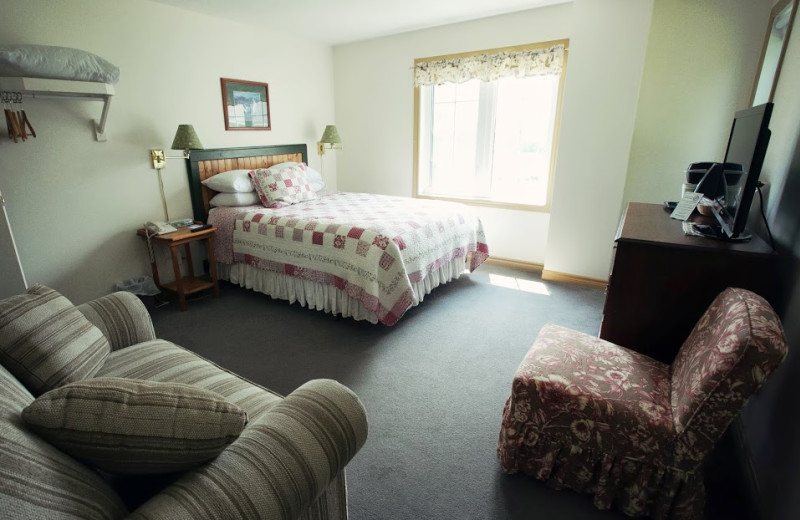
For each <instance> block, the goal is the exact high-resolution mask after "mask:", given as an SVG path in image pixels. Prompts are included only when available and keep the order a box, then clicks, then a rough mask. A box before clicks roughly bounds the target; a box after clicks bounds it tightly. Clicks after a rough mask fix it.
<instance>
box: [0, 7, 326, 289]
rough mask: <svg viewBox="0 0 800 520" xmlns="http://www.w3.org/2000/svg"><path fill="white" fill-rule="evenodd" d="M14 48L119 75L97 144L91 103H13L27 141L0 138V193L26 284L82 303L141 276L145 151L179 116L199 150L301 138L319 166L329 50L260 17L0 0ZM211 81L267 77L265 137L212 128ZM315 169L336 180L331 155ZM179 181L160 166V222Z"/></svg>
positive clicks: (147, 205) (2, 31) (4, 39)
mask: <svg viewBox="0 0 800 520" xmlns="http://www.w3.org/2000/svg"><path fill="white" fill-rule="evenodd" d="M22 43H29V44H45V45H60V46H67V47H77V48H80V49H84V50H87V51H90V52H94V53H96V54H98V55H100V56H102V57H104V58H106V59H108V60H109V61H111V62H112V63H115V64H116V65H118V66H119V67H120V69H121V77H120V81H119V83H118V84H117V85H116V86H115V88H116V96H115V97H114V99H113V101H112V103H111V109H110V113H109V118H108V125H107V134H108V142H105V143H99V142H95V141H94V138H93V134H92V131H91V126H90V124H89V119H91V118H99V115H100V107H101V104H100V103H98V102H88V101H73V100H63V99H58V100H46V99H35V100H30V99H26V100H25V109H26V111H27V113H28V114H29V116H30V119H31V121H32V123H33V126H34V128H35V129H36V131H37V134H38V137H37V138H36V139H31V140H29V141H28V142H26V143H22V144H13V143H11V142H10V141H9V140H7V139H5V138H4V139H0V191H2V193H3V196H4V197H5V200H6V206H7V210H8V216H9V220H10V222H11V226H12V229H13V232H14V237H15V239H16V243H17V247H18V249H19V255H20V259H21V263H22V266H23V269H24V272H25V275H26V277H27V281H28V283H29V284H33V283H36V282H41V283H46V284H48V285H51V286H53V287H55V288H56V289H58V290H60V291H62V292H63V293H64V294H65V295H66V296H67V297H69V298H70V299H73V300H74V301H76V302H81V301H85V300H87V299H89V298H92V297H95V296H99V295H101V294H105V293H107V292H109V291H110V290H111V289H112V287H113V284H114V283H115V282H118V281H121V280H124V279H127V278H131V277H134V276H139V275H143V274H149V264H148V262H147V260H146V255H145V251H144V247H143V245H142V243H141V242H140V241H139V240H138V238H136V237H135V236H134V231H135V229H136V228H137V227H139V226H141V224H142V223H143V222H144V221H146V220H153V219H158V218H163V217H162V215H163V211H162V209H161V200H160V196H159V192H158V183H157V178H156V173H155V171H154V170H152V169H150V166H149V162H148V158H149V154H148V149H150V148H169V146H170V144H171V143H172V138H173V136H174V133H175V129H176V128H177V125H178V124H180V123H191V124H193V125H194V127H195V129H196V130H197V132H198V134H199V136H200V139H201V140H202V142H203V144H204V145H205V147H206V148H215V147H229V146H249V145H261V144H288V143H303V142H304V143H307V145H308V146H309V152H310V154H309V159H310V161H311V164H312V165H316V166H319V157H318V156H317V155H316V153H315V152H314V149H315V143H316V141H317V139H319V136H320V135H321V134H322V130H323V128H324V126H325V125H326V124H329V123H331V122H333V120H334V117H333V115H334V112H333V108H334V107H333V72H332V60H331V50H330V48H329V47H327V46H322V45H319V44H316V43H310V42H305V41H302V40H300V41H298V40H297V39H296V38H294V37H293V36H291V35H289V34H286V33H284V32H282V30H281V28H277V27H270V25H269V21H268V20H266V21H264V23H263V24H262V25H260V26H259V28H254V27H252V26H243V25H238V24H234V23H229V22H224V21H221V20H216V19H213V18H211V17H207V16H202V15H197V14H193V13H189V12H185V11H181V10H178V9H175V8H172V7H167V6H164V5H161V4H156V3H152V2H148V1H145V0H126V1H124V2H117V1H114V2H109V1H105V0H4V2H3V16H2V17H0V44H22ZM221 77H230V78H237V79H246V80H252V81H263V82H267V83H269V88H270V105H271V110H272V127H273V129H272V131H270V132H258V131H250V132H226V131H225V126H224V122H223V118H222V101H221V93H220V83H219V79H220V78H221ZM167 151H168V154H171V155H175V154H177V153H178V152H172V151H170V150H167ZM325 166H326V174H327V176H328V177H329V181H330V182H329V183H330V184H335V163H334V162H333V161H327V162H326V165H325ZM186 177H187V176H186V172H185V166H184V163H183V161H181V160H170V161H168V166H167V169H165V170H164V183H165V189H166V193H167V198H168V204H169V211H170V216H171V217H173V218H177V217H182V216H190V215H191V203H190V200H189V194H188V183H187V180H186ZM198 254H199V250H198ZM161 260H164V258H161Z"/></svg>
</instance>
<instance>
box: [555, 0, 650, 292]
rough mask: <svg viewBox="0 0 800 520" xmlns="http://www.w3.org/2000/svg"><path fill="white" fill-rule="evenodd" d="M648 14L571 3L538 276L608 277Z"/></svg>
mask: <svg viewBox="0 0 800 520" xmlns="http://www.w3.org/2000/svg"><path fill="white" fill-rule="evenodd" d="M652 8H653V2H652V1H646V2H645V1H641V2H640V1H630V0H604V1H602V2H597V1H594V0H578V1H576V2H575V16H574V22H573V23H574V27H573V36H572V37H571V41H570V46H571V48H572V53H571V55H570V65H569V66H570V70H569V72H568V76H567V85H566V88H565V92H564V109H563V114H562V117H563V119H562V122H561V142H560V144H559V152H558V169H557V170H556V176H557V177H556V184H555V193H554V195H553V208H552V221H551V223H550V233H549V239H548V242H547V250H546V256H545V263H544V268H545V273H544V274H545V275H548V274H549V273H567V274H573V275H580V276H586V277H590V278H601V279H605V278H607V276H608V268H609V265H610V263H611V252H612V245H613V240H614V234H615V232H616V230H617V224H618V220H619V208H620V204H621V200H622V190H623V186H624V184H625V174H626V171H625V170H626V165H627V161H628V156H629V153H630V143H631V136H632V134H633V125H634V117H635V114H636V106H637V97H638V96H637V95H638V92H639V84H640V81H641V76H642V68H643V66H644V59H645V52H644V50H645V46H646V43H647V36H648V33H649V31H650V25H651V22H650V15H651V11H652Z"/></svg>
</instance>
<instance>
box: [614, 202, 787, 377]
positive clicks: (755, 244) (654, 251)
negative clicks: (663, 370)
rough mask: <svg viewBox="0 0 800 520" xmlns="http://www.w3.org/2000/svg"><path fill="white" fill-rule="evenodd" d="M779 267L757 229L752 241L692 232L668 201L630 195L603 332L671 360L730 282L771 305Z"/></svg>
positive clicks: (702, 219)
mask: <svg viewBox="0 0 800 520" xmlns="http://www.w3.org/2000/svg"><path fill="white" fill-rule="evenodd" d="M697 220H698V222H701V223H708V221H709V220H710V219H707V218H705V217H699V218H698V219H697ZM776 266H777V255H776V254H775V252H774V251H773V250H772V248H771V247H770V246H769V245H767V243H766V242H764V241H763V240H761V238H759V237H758V236H756V235H754V236H753V237H752V238H751V239H750V240H749V241H747V242H728V241H723V240H714V239H712V238H706V237H698V236H687V235H686V234H685V233H684V231H683V226H682V222H681V221H679V220H675V219H671V218H669V212H668V211H666V210H665V209H664V205H663V204H643V203H634V202H632V203H630V204H629V205H628V207H627V208H626V209H625V213H624V214H623V216H622V219H621V221H620V225H619V228H618V230H617V236H616V239H615V253H614V260H613V265H612V268H611V275H610V276H609V281H608V289H607V291H606V301H605V306H604V308H603V322H602V325H601V328H600V337H601V338H602V339H606V340H609V341H611V342H613V343H616V344H618V345H622V346H624V347H628V348H630V349H632V350H636V351H639V352H642V353H644V354H647V355H649V356H651V357H653V358H656V359H658V360H660V361H663V362H665V363H671V362H672V360H673V358H674V357H675V354H676V353H677V352H678V349H679V348H680V347H681V345H682V344H683V342H684V340H685V339H686V338H687V337H688V336H689V333H690V332H691V330H692V328H693V327H694V325H695V323H696V322H697V320H698V319H700V316H702V314H703V313H704V312H705V311H706V309H707V308H708V306H709V305H710V304H711V302H712V301H713V300H714V298H716V296H717V295H718V294H719V293H720V292H722V291H723V290H724V289H725V288H727V287H741V288H744V289H749V290H751V291H754V292H756V293H758V294H760V295H762V296H764V297H765V298H766V299H767V300H768V301H770V303H772V304H773V305H774V304H775V301H774V300H775V294H776V292H777V291H776V287H777V283H776V282H777V280H776V277H775V272H776V271H777V269H776Z"/></svg>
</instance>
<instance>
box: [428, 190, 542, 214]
mask: <svg viewBox="0 0 800 520" xmlns="http://www.w3.org/2000/svg"><path fill="white" fill-rule="evenodd" d="M414 198H417V199H429V200H445V201H448V202H459V203H461V204H466V205H467V206H478V207H489V208H499V209H512V210H516V211H533V212H537V213H549V212H550V206H549V205H545V206H532V205H529V204H519V203H513V202H498V201H494V200H482V199H468V198H459V197H443V196H436V195H422V194H419V193H416V194H414Z"/></svg>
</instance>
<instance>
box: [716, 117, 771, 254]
mask: <svg viewBox="0 0 800 520" xmlns="http://www.w3.org/2000/svg"><path fill="white" fill-rule="evenodd" d="M772 107H773V104H772V103H765V104H763V105H758V106H755V107H752V108H748V109H745V110H739V111H738V112H736V114H735V115H734V118H733V124H732V126H731V133H730V136H729V137H728V146H727V148H726V149H725V159H724V160H723V162H722V164H719V163H716V164H714V165H712V166H711V168H709V171H708V173H707V174H706V176H709V175H711V176H712V177H715V178H716V179H718V181H717V185H718V186H719V189H718V190H716V193H715V197H714V204H713V205H712V206H711V211H712V212H713V214H714V217H716V219H717V222H719V226H720V228H721V229H720V230H719V232H718V233H714V234H717V235H718V238H723V239H726V240H747V239H749V238H750V235H749V234H747V233H746V232H745V227H746V226H747V216H748V214H749V213H750V206H751V204H752V203H753V196H754V195H755V192H756V188H757V187H758V177H759V175H760V174H761V166H762V165H763V164H764V156H765V155H766V153H767V145H768V144H769V138H770V135H771V132H770V130H769V120H770V117H771V116H772ZM709 180H710V179H709Z"/></svg>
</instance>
